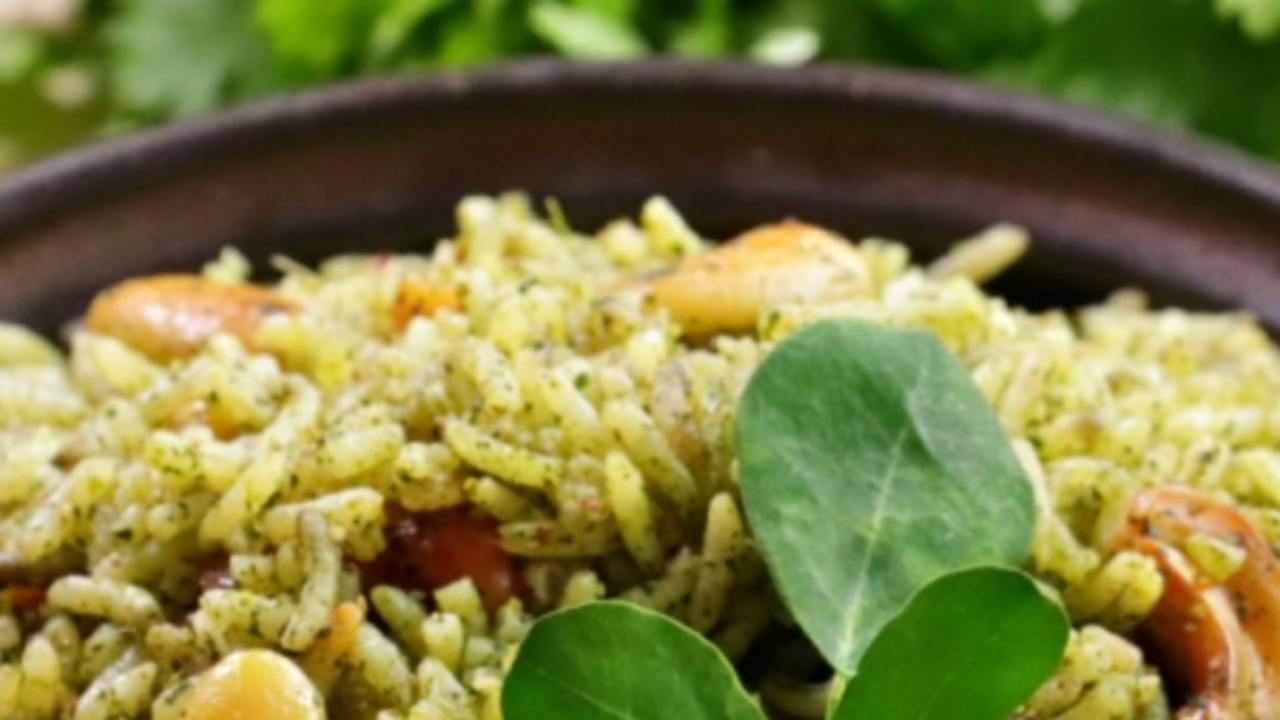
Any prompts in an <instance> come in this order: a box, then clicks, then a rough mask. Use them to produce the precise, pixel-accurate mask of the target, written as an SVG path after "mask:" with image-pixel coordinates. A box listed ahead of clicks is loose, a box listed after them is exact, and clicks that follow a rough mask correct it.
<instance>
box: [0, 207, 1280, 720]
mask: <svg viewBox="0 0 1280 720" xmlns="http://www.w3.org/2000/svg"><path fill="white" fill-rule="evenodd" d="M457 215H458V225H459V230H458V233H457V237H456V238H454V239H450V240H446V241H442V242H440V243H438V244H437V245H436V246H435V249H434V251H432V253H431V254H430V255H429V256H390V257H387V256H367V257H366V256H351V257H339V258H335V259H332V260H330V261H328V262H326V263H325V264H324V265H323V266H322V267H320V268H319V269H318V270H314V271H313V270H309V269H306V268H303V267H301V266H299V265H297V264H296V263H293V262H291V261H287V260H283V259H282V260H279V261H278V262H276V263H275V264H276V266H277V269H279V270H281V271H282V273H283V276H282V278H281V280H280V281H279V283H278V284H277V285H274V286H272V287H270V288H261V287H256V286H249V285H247V284H246V283H247V281H246V277H247V275H248V271H249V268H248V266H247V263H245V261H244V260H243V259H242V258H241V257H240V256H238V255H237V254H235V253H234V252H227V253H224V255H223V256H222V257H221V258H219V259H218V260H217V261H215V262H213V263H211V264H210V265H209V266H208V267H207V268H206V269H205V271H204V273H203V275H202V276H200V277H194V276H193V277H187V276H173V277H165V278H147V279H142V280H138V281H134V282H132V283H128V284H125V285H122V286H119V287H117V288H115V289H113V290H111V291H108V292H106V293H104V294H103V295H101V296H99V298H98V299H97V300H96V301H95V303H94V305H93V307H91V308H90V309H89V311H88V313H87V317H86V323H85V324H84V325H83V326H82V327H79V328H78V329H76V330H75V331H74V334H73V336H72V337H71V339H70V353H69V354H67V355H64V354H63V353H62V352H61V351H60V350H58V349H57V348H55V347H54V346H53V345H52V344H50V343H49V342H47V341H45V340H43V339H41V338H39V337H37V336H36V335H34V334H32V333H30V332H28V331H26V330H23V329H22V328H20V327H18V326H16V325H0V717H4V718H14V719H15V720H17V719H21V720H38V719H44V718H76V719H85V720H87V719H90V718H100V719H103V720H105V719H107V718H113V719H115V718H154V719H155V720H175V719H177V718H184V719H185V720H211V719H213V718H217V717H218V716H219V714H225V713H226V712H227V709H228V708H235V709H237V710H238V711H239V712H240V713H242V714H241V715H239V716H238V717H245V718H263V719H264V720H265V718H267V717H272V718H281V720H293V719H296V720H313V719H315V718H322V717H326V716H327V717H331V718H344V719H345V718H353V719H359V718H369V719H371V720H372V719H376V720H480V719H483V720H497V718H499V717H500V715H501V713H500V709H499V697H500V690H501V687H502V679H503V674H504V669H505V668H507V667H509V664H510V662H511V661H512V659H513V657H514V654H515V652H516V651H517V649H518V647H519V643H520V641H521V638H522V637H523V636H524V634H525V633H526V632H527V630H528V628H529V626H530V624H531V623H532V622H533V620H534V618H536V617H537V616H538V615H540V614H542V613H545V612H547V611H550V610H552V609H555V608H562V607H568V606H573V605H577V604H581V603H586V602H590V601H592V600H596V599H600V598H605V597H619V598H623V599H625V600H628V601H631V602H634V603H638V604H640V605H643V606H647V607H650V608H654V609H656V610H659V611H661V612H663V613H667V614H669V615H671V616H673V617H675V618H676V619H678V620H680V621H682V622H685V623H687V624H688V625H690V626H691V627H693V628H695V629H696V630H698V631H700V632H702V633H705V634H706V635H707V636H708V637H709V638H710V639H711V640H712V642H714V643H715V644H716V645H718V646H719V647H720V648H721V649H722V650H723V651H724V652H725V653H726V654H727V655H728V656H729V657H730V658H731V659H734V660H735V661H736V660H740V659H742V658H744V657H746V656H747V655H748V653H749V651H751V649H752V647H753V645H755V644H757V643H758V642H771V641H773V640H774V639H776V638H777V637H778V636H779V633H780V632H781V633H785V632H786V631H785V628H786V627H787V626H788V625H789V623H790V620H789V618H788V615H787V611H786V608H785V607H784V606H783V604H782V603H781V601H780V600H779V599H777V597H776V594H775V593H774V591H773V589H772V587H771V585H770V583H769V578H768V575H767V572H766V571H765V568H764V565H763V563H762V561H761V559H760V557H759V556H758V554H757V552H756V550H755V548H754V546H753V543H752V541H751V538H750V535H749V529H748V527H747V526H746V523H745V521H744V518H743V515H742V512H741V509H740V507H739V500H738V490H737V483H736V478H735V465H734V460H733V444H732V437H733V421H734V406H735V402H736V399H737V398H738V396H739V395H740V393H741V391H742V389H743V387H744V385H745V383H746V381H747V380H748V379H749V378H750V376H751V373H752V371H753V370H754V368H755V367H756V366H757V365H758V363H759V362H760V360H761V358H762V356H763V355H764V354H765V353H767V352H768V350H769V349H770V347H771V346H772V345H773V344H774V343H776V342H778V341H779V340H781V339H782V338H784V337H786V336H787V335H788V334H789V333H791V332H793V331H794V330H795V329H797V328H799V327H801V326H803V325H805V324H807V323H810V322H813V321H815V320H818V319H821V318H830V317H851V318H861V319H868V320H873V321H876V322H881V323H886V324H889V325H893V326H902V327H912V328H926V329H929V330H932V331H934V332H936V333H937V335H938V336H939V337H940V338H941V339H942V340H943V342H944V343H945V344H946V346H947V347H948V348H949V349H950V350H952V351H953V352H954V353H955V354H956V355H957V356H958V357H959V358H960V359H961V360H962V361H963V362H964V364H965V365H966V366H967V367H968V368H969V369H970V371H971V373H972V376H973V378H974V380H975V382H976V383H977V385H978V386H979V387H980V388H981V390H982V391H983V393H984V394H985V395H986V396H987V398H988V399H989V400H990V401H991V403H992V405H993V406H994V408H995V409H996V411H997V413H998V415H999V417H1000V419H1001V422H1002V423H1003V425H1004V427H1005V429H1006V431H1007V432H1008V433H1009V435H1010V438H1011V439H1012V442H1013V445H1014V448H1015V450H1016V452H1017V453H1018V456H1019V458H1020V459H1021V460H1022V462H1023V465H1024V466H1025V468H1026V469H1027V472H1028V474H1029V475H1030V476H1031V478H1032V480H1033V483H1034V487H1035V491H1036V500H1037V507H1038V519H1037V526H1036V531H1035V536H1034V543H1033V549H1032V554H1031V558H1030V560H1029V564H1028V567H1027V569H1028V570H1029V571H1030V572H1032V573H1033V574H1034V575H1035V576H1037V577H1038V578H1040V579H1041V580H1043V581H1044V582H1045V583H1047V584H1048V585H1049V586H1051V587H1053V588H1054V589H1055V590H1056V591H1057V592H1058V593H1059V594H1060V597H1061V599H1062V601H1063V603H1064V604H1065V606H1066V608H1067V609H1068V611H1069V612H1070V614H1071V617H1072V620H1073V623H1074V625H1075V627H1076V629H1075V630H1074V631H1073V633H1072V636H1071V640H1070V643H1069V646H1068V650H1067V654H1066V657H1065V658H1064V661H1063V665H1062V667H1061V669H1060V671H1059V672H1058V674H1057V675H1055V676H1054V677H1053V678H1052V679H1051V680H1050V681H1049V682H1048V683H1046V684H1045V685H1044V686H1043V687H1042V688H1041V689H1040V690H1039V691H1038V692H1037V693H1036V694H1035V695H1034V696H1033V697H1032V698H1031V699H1030V701H1029V702H1028V703H1027V705H1026V706H1025V707H1024V708H1023V709H1022V710H1021V711H1020V715H1019V716H1020V717H1023V718H1043V719H1045V720H1048V719H1049V718H1060V719H1063V720H1065V719H1067V718H1071V719H1073V720H1088V719H1093V718H1097V719H1099V720H1101V719H1103V718H1107V719H1111V718H1141V719H1144V720H1158V719H1161V718H1167V717H1170V716H1171V714H1172V713H1173V712H1176V711H1177V709H1178V708H1177V705H1178V704H1179V703H1180V702H1182V701H1183V700H1184V698H1183V695H1175V694H1174V693H1172V692H1166V690H1165V683H1163V682H1162V680H1161V665H1160V660H1161V656H1160V654H1159V653H1160V652H1161V648H1163V651H1164V652H1168V651H1169V648H1170V647H1171V646H1172V647H1174V649H1176V650H1177V651H1178V652H1179V653H1181V655H1182V656H1183V657H1184V658H1187V660H1186V662H1189V663H1191V664H1193V665H1195V664H1197V663H1199V664H1200V665H1201V666H1203V668H1204V669H1205V672H1207V673H1209V674H1210V675H1212V673H1213V672H1214V671H1213V667H1215V665H1214V664H1215V663H1218V664H1221V663H1222V662H1224V661H1225V660H1228V659H1229V660H1231V661H1232V662H1235V663H1236V667H1237V668H1238V672H1237V675H1236V676H1232V677H1225V678H1224V677H1219V676H1213V677H1212V678H1211V679H1213V680H1215V681H1217V682H1216V684H1214V685H1213V686H1212V687H1208V686H1206V687H1193V688H1185V687H1184V688H1180V689H1179V692H1180V693H1184V694H1189V696H1191V697H1192V698H1193V700H1194V702H1197V703H1200V704H1201V705H1202V706H1203V707H1212V708H1215V709H1217V710H1220V711H1223V712H1225V713H1227V714H1225V715H1222V717H1228V718H1234V717H1251V716H1250V715H1247V714H1245V712H1246V711H1247V710H1248V709H1250V708H1252V709H1255V710H1256V709H1257V708H1262V707H1266V705H1265V703H1266V702H1268V701H1269V700H1268V699H1267V698H1269V697H1270V696H1273V695H1275V694H1276V693H1277V690H1276V688H1274V687H1272V685H1273V684H1274V678H1273V666H1272V663H1274V662H1276V661H1277V660H1280V636H1277V633H1276V628H1274V627H1271V626H1267V627H1261V626H1260V624H1259V623H1260V621H1255V620H1251V619H1250V618H1248V617H1241V616H1240V613H1239V612H1238V610H1239V607H1238V606H1237V605H1234V604H1233V603H1235V602H1237V601H1238V598H1240V597H1243V598H1244V600H1243V601H1240V602H1248V603H1250V606H1251V607H1253V608H1260V609H1261V610H1263V611H1267V610H1272V609H1274V610H1275V611H1276V612H1275V613H1273V614H1275V615H1277V616H1278V617H1280V601H1278V600H1277V599H1276V598H1275V597H1272V595H1274V594H1276V593H1280V588H1277V589H1275V590H1274V591H1271V590H1270V589H1271V588H1273V586H1274V583H1272V582H1271V581H1272V580H1275V578H1273V577H1271V576H1270V575H1269V573H1270V574H1274V573H1275V570H1274V562H1273V560H1274V558H1273V557H1272V556H1271V552H1272V551H1271V549H1270V548H1271V547H1274V546H1275V545H1277V544H1278V543H1280V403H1276V402H1275V401H1274V399H1275V398H1280V355H1278V354H1277V351H1276V349H1275V347H1274V346H1273V345H1272V344H1271V343H1270V341H1269V340H1268V339H1267V337H1266V335H1265V334H1264V333H1263V331H1262V330H1261V329H1260V328H1259V327H1258V326H1257V325H1256V323H1255V322H1254V321H1253V320H1252V319H1250V318H1249V317H1247V316H1245V315H1201V314H1191V313H1187V312H1181V311H1176V310H1166V311H1160V312H1153V311H1150V310H1149V309H1148V308H1147V307H1146V304H1145V300H1144V299H1143V298H1142V296H1141V295H1139V294H1137V293H1134V292H1123V293H1119V294H1117V295H1115V296H1114V297H1113V298H1112V299H1111V300H1110V301H1109V302H1107V303H1106V304H1104V305H1101V306H1098V307H1091V308H1087V309H1084V310H1082V311H1080V312H1079V313H1077V314H1074V315H1070V316H1069V315H1066V314H1063V313H1057V312H1051V313H1044V314H1034V313H1029V312H1025V311H1022V310H1019V309H1017V308H1013V307H1010V306H1009V305H1008V304H1007V303H1005V302H1004V301H1003V300H1001V299H999V298H995V297H992V296H989V295H986V294H985V293H984V292H983V291H982V290H981V289H980V288H979V286H978V284H977V283H978V282H981V281H983V280H985V279H987V278H989V277H991V276H993V275H994V274H996V273H998V272H999V271H1000V270H1001V269H1002V268H1004V267H1005V266H1006V265H1008V264H1009V263H1011V262H1013V261H1015V260H1016V259H1017V257H1018V256H1019V255H1020V254H1021V253H1022V251H1023V249H1024V247H1025V245H1026V239H1025V237H1024V236H1023V234H1022V233H1021V232H1020V231H1019V230H1017V229H1014V228H1009V227H996V228H993V229H991V230H989V231H988V232H986V233H985V234H983V235H981V236H980V237H978V238H975V239H973V240H971V241H968V242H967V243H964V244H962V245H960V246H958V247H957V249H956V250H954V251H953V252H952V253H951V254H950V255H948V256H947V257H945V258H943V259H941V260H939V261H937V262H935V263H934V264H932V265H930V266H928V267H918V266H913V265H911V264H910V261H909V257H908V253H907V251H906V249H905V248H904V247H903V246H901V245H898V244H896V243H893V242H889V241H884V240H876V239H870V240H864V241H862V242H860V243H857V244H856V245H854V244H847V243H845V242H844V241H843V240H840V239H838V238H836V237H835V236H833V235H831V234H829V233H827V232H825V231H822V230H819V229H817V228H813V227H810V226H806V225H802V224H799V223H783V224H780V225H775V226H768V227H765V228H761V229H757V230H755V231H752V232H750V233H748V234H747V235H746V236H744V237H742V238H740V239H739V240H737V241H736V242H734V243H733V244H732V245H730V246H727V247H726V248H725V249H722V250H714V251H711V250H710V248H711V247H712V245H711V244H709V243H708V242H707V241H706V240H704V239H703V238H701V237H699V236H698V235H697V234H696V233H695V232H694V231H693V230H691V229H690V228H689V227H688V226H687V225H686V223H685V222H684V220H683V219H682V218H681V217H680V216H679V215H678V214H677V213H676V211H675V210H674V209H673V208H672V207H671V206H670V205H669V204H667V203H666V202H665V201H662V200H660V199H656V200H652V201H650V202H649V203H647V204H646V205H645V206H644V207H643V209H642V212H641V215H640V218H639V221H638V223H633V222H631V221H625V220H624V221H618V222H615V223H612V224H610V225H608V226H607V227H605V228H604V229H602V230H601V231H599V232H598V233H597V234H596V235H595V236H593V237H587V236H582V235H579V234H576V233H573V232H571V231H568V230H567V229H565V228H563V227H561V226H560V225H559V224H557V223H552V222H549V221H545V220H542V219H539V218H538V217H537V216H536V214H535V213H534V212H533V210H532V209H531V206H530V204H529V202H528V201H527V200H526V199H525V198H524V197H522V196H516V195H511V196H503V197H499V198H486V197H473V198H468V199H466V200H465V201H463V202H462V203H461V205H460V206H459V208H458V212H457ZM1152 526H1159V527H1160V528H1161V532H1160V534H1158V535H1152V534H1151V532H1149V530H1150V528H1151V527H1152ZM1217 591H1222V592H1224V593H1226V592H1229V593H1234V595H1233V596H1232V597H1233V598H1235V599H1228V600H1221V599H1218V600H1215V599H1213V598H1212V597H1210V593H1213V592H1217ZM1153 611H1154V613H1155V614H1154V615H1153ZM1197 612H1198V613H1199V615H1197V616H1196V617H1198V618H1200V619H1199V620H1198V622H1203V623H1204V624H1205V625H1206V626H1212V627H1209V628H1208V630H1211V631H1213V632H1211V633H1209V635H1212V637H1208V635H1205V634H1204V633H1200V634H1194V635H1193V634H1186V633H1184V634H1183V635H1181V636H1180V635H1179V634H1178V633H1176V632H1170V631H1168V628H1162V627H1161V625H1160V623H1161V622H1164V623H1166V624H1168V623H1169V622H1171V621H1172V619H1177V618H1180V617H1184V615H1185V616H1190V615H1189V614H1193V613H1197ZM1180 613H1182V614H1180ZM1263 614H1265V612H1264V613H1263ZM779 628H784V629H783V630H779ZM1135 629H1141V632H1135ZM1214 633H1216V634H1214ZM1206 638H1208V639H1206ZM754 654H758V653H753V655H754ZM1239 658H1245V660H1243V661H1241V660H1239ZM1249 658H1252V661H1249V660H1248V659H1249ZM757 662H758V660H757ZM1250 662H1252V665H1251V664H1249V663H1250ZM1242 663H1243V664H1242ZM1219 674H1221V673H1219ZM246 678H252V679H253V681H252V682H246ZM775 680H776V678H773V677H772V676H771V675H770V674H769V673H768V672H766V673H765V679H764V680H763V682H762V684H761V685H760V687H759V688H758V690H759V691H760V693H761V696H762V699H763V702H764V703H765V705H766V706H768V707H769V708H771V710H773V711H775V712H776V713H778V714H779V716H783V715H799V716H805V715H812V714H813V713H815V712H817V713H818V714H819V715H820V714H821V712H822V711H823V710H824V709H825V708H824V707H823V698H822V696H821V691H820V690H815V689H814V688H812V687H809V686H798V685H796V684H795V683H789V682H784V681H775ZM1250 683H1251V684H1253V685H1258V686H1259V687H1260V688H1261V689H1260V691H1259V693H1260V695H1264V696H1267V697H1264V698H1261V699H1259V698H1252V699H1248V698H1246V699H1242V698H1241V696H1242V695H1245V694H1248V693H1249V692H1251V691H1249V690H1246V689H1244V688H1243V685H1242V684H1250ZM1170 687H1171V688H1172V687H1173V686H1172V685H1170ZM1251 703H1252V704H1251ZM268 708H276V709H275V710H270V711H268ZM281 708H283V709H281ZM268 712H269V713H270V714H267V713H268ZM255 713H257V714H255ZM281 713H283V714H281ZM1215 717H1216V716H1215Z"/></svg>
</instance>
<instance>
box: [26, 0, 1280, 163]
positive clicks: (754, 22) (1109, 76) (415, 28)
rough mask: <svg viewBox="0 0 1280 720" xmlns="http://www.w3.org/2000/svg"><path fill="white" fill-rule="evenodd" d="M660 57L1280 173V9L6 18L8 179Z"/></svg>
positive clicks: (904, 4) (551, 4)
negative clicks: (82, 152) (533, 62)
mask: <svg viewBox="0 0 1280 720" xmlns="http://www.w3.org/2000/svg"><path fill="white" fill-rule="evenodd" d="M657 54H661V55H669V56H678V57H692V58H722V57H734V58H746V59H750V60H753V61H757V62H761V63H770V64H775V65H802V64H805V63H809V62H814V61H820V60H855V61H862V62H868V63H874V64H880V65H891V66H906V67H916V68H929V69H937V70H945V71H949V72H954V73H957V74H960V75H963V76H967V77H970V78H975V79H979V80H984V81H989V82H995V83H998V84H1002V85H1006V86H1013V87H1021V88H1028V89H1034V90H1039V91H1043V92H1047V93H1050V94H1054V95H1058V96H1061V97H1065V98H1068V99H1071V100H1074V101H1078V102H1082V103H1085V104H1089V105H1093V106H1096V107H1100V108H1104V109H1109V110H1112V111H1116V112H1119V113H1123V114H1126V115H1129V116H1132V117H1136V118H1140V119H1145V120H1149V121H1153V122H1156V123H1159V124H1162V125H1166V126H1172V127H1178V128H1183V129H1188V130H1193V131H1198V132H1201V133H1204V134H1208V135H1212V136H1216V137H1218V138H1221V139H1223V140H1225V141H1227V142H1230V143H1233V144H1235V145H1237V146H1240V147H1242V148H1245V149H1247V150H1250V151H1252V152H1254V153H1257V154H1259V155H1261V156H1263V157H1266V158H1270V159H1271V160H1280V0H947V1H944V0H687V1H685V2H675V1H674V0H652V1H650V2H643V1H642V0H0V168H3V167H6V166H13V165H16V164H19V163H22V162H27V161H30V160H32V159H34V158H37V157H39V156H42V155H45V154H48V153H50V152H54V151H57V150H59V149H62V148H65V147H67V146H69V145H73V144H76V143H81V142H86V141H89V140H91V139H94V138H97V137H101V136H103V135H106V134H111V133H115V132H120V131H123V130H128V129H131V128H135V127H139V126H143V125H149V124H154V123H160V122H165V121H169V120H173V119H177V118H182V117H188V116H192V115H199V114H203V113H208V112H211V111H213V110H216V109H218V108H221V107H226V106H229V105H234V104H237V103H241V102H244V101H247V100H251V99H254V98H260V97H263V96H266V95H270V94H273V93H279V92H284V91H288V90H293V89H298V88H304V87H311V86H315V85H319V84H322V83H326V82H331V81H335V80H340V79H347V78H353V77H360V76H370V75H383V74H391V73H410V72H419V71H424V70H429V69H432V68H442V67H459V66H472V65H481V64H485V63H492V62H496V61H500V60H505V59H510V58H515V57H524V56H539V55H541V56H550V55H561V56H566V57H570V58H575V59H580V60H593V61H608V60H625V59H630V58H636V57H641V56H646V55H657Z"/></svg>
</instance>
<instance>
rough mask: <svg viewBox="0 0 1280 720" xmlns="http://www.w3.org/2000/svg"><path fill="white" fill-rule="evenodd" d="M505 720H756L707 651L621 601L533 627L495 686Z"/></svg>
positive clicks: (729, 674)
mask: <svg viewBox="0 0 1280 720" xmlns="http://www.w3.org/2000/svg"><path fill="white" fill-rule="evenodd" d="M502 716H503V717H504V718H506V720H547V718H557V719H558V720H597V719H600V720H604V719H611V720H675V719H676V718H679V720H763V717H764V716H763V714H762V713H761V711H760V709H759V708H758V707H757V706H756V704H755V703H754V702H753V701H752V700H751V698H749V697H748V696H747V694H746V692H744V691H743V689H742V686H741V685H740V684H739V683H738V677H737V674H736V673H735V672H734V670H733V666H732V665H730V664H729V661H728V660H726V659H725V657H724V656H723V655H722V654H720V651H719V650H717V649H716V647H715V646H714V645H712V644H711V643H709V642H707V640H706V639H704V638H703V637H702V636H701V635H698V634H697V633H696V632H694V631H692V630H690V629H689V628H687V627H685V626H683V625H681V624H680V623H678V622H676V621H674V620H672V619H670V618H668V617H666V616H664V615H660V614H658V613H655V612H653V611H651V610H645V609H643V608H640V607H637V606H634V605H628V604H626V603H621V602H613V601H605V602H597V603H591V604H589V605H582V606H579V607H576V608H572V609H569V610H562V611H560V612H556V613H553V614H551V615H547V616H545V617H543V618H542V619H540V620H539V621H538V622H537V623H535V624H534V626H533V628H532V629H531V630H530V631H529V635H528V637H526V638H525V640H524V642H523V643H522V644H521V646H520V651H519V654H518V655H517V656H516V660H515V663H514V664H513V665H512V666H511V671H510V673H509V674H508V675H507V679H506V681H505V682H504V684H503V690H502Z"/></svg>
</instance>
